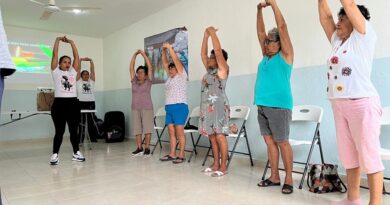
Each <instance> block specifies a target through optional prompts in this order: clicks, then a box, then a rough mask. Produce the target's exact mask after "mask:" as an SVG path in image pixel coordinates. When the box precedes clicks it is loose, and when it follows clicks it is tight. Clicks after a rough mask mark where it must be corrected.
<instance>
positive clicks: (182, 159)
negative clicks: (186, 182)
mask: <svg viewBox="0 0 390 205" xmlns="http://www.w3.org/2000/svg"><path fill="white" fill-rule="evenodd" d="M185 161H186V158H184V157H176V159H174V160H173V161H172V163H173V164H180V163H183V162H185Z"/></svg>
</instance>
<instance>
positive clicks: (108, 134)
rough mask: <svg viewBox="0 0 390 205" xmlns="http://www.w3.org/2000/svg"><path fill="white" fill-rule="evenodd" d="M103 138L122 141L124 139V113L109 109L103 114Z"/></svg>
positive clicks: (110, 140) (109, 140) (107, 140)
mask: <svg viewBox="0 0 390 205" xmlns="http://www.w3.org/2000/svg"><path fill="white" fill-rule="evenodd" d="M104 128H105V130H104V131H105V132H104V138H105V139H106V142H108V143H110V142H122V141H123V140H124V139H125V115H124V114H123V112H121V111H111V112H107V113H106V114H105V115H104Z"/></svg>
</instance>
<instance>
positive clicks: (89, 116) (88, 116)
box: [78, 101, 97, 142]
mask: <svg viewBox="0 0 390 205" xmlns="http://www.w3.org/2000/svg"><path fill="white" fill-rule="evenodd" d="M80 109H81V110H94V109H95V101H89V102H84V101H80ZM86 120H88V121H87V122H88V134H89V138H90V139H91V142H97V139H96V138H97V137H96V135H97V131H96V129H97V128H96V125H95V123H94V121H95V122H96V120H97V117H96V115H95V113H83V116H82V117H81V123H80V125H79V129H78V130H79V132H78V133H79V139H81V141H80V142H84V137H85V135H84V134H85V133H84V132H83V125H85V121H86Z"/></svg>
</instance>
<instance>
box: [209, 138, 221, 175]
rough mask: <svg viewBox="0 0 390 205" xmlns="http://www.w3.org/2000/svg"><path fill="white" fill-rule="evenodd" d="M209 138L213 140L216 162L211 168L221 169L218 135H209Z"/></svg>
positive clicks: (212, 147) (212, 145) (212, 146)
mask: <svg viewBox="0 0 390 205" xmlns="http://www.w3.org/2000/svg"><path fill="white" fill-rule="evenodd" d="M209 139H210V142H211V150H212V151H213V157H214V162H213V166H212V168H211V169H213V171H214V170H215V171H216V170H219V148H218V143H217V137H216V136H215V135H209Z"/></svg>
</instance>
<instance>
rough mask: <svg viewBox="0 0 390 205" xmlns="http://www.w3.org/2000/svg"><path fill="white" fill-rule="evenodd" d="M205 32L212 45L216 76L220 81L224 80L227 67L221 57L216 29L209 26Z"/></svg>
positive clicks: (227, 70)
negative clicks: (216, 69) (208, 35)
mask: <svg viewBox="0 0 390 205" xmlns="http://www.w3.org/2000/svg"><path fill="white" fill-rule="evenodd" d="M207 31H208V32H209V34H210V37H211V42H212V43H213V48H214V53H215V59H216V60H217V64H218V76H219V77H220V78H221V79H226V78H227V76H228V74H229V65H228V64H227V63H226V60H225V58H224V57H223V53H222V48H221V43H220V42H219V39H218V36H217V29H215V28H214V27H212V26H211V27H208V28H207Z"/></svg>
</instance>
